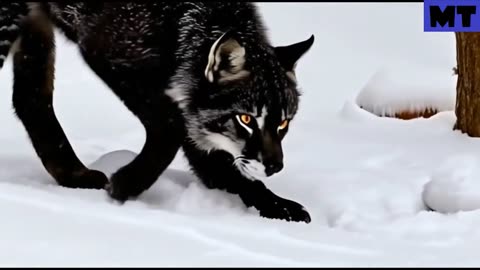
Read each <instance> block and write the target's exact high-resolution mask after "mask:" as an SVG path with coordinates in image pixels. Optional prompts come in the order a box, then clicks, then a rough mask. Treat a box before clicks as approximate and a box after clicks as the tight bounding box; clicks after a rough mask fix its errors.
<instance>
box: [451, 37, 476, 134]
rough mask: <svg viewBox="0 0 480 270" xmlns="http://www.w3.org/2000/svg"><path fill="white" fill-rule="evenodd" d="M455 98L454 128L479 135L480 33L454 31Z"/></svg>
mask: <svg viewBox="0 0 480 270" xmlns="http://www.w3.org/2000/svg"><path fill="white" fill-rule="evenodd" d="M455 37H456V41H457V65H458V66H457V73H458V80H457V100H456V107H455V114H456V116H457V122H456V123H455V127H454V129H455V130H460V131H462V132H463V133H467V134H468V135H469V136H471V137H480V33H455Z"/></svg>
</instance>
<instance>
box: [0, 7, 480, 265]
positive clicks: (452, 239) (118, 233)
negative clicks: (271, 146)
mask: <svg viewBox="0 0 480 270" xmlns="http://www.w3.org/2000/svg"><path fill="white" fill-rule="evenodd" d="M259 5H260V6H261V7H262V12H264V13H263V14H264V16H265V19H266V22H267V26H268V27H269V30H270V34H271V37H272V40H273V41H274V42H275V43H276V44H288V43H291V42H296V41H300V40H304V39H305V38H308V37H309V36H310V34H312V33H313V34H315V37H316V41H315V44H314V45H313V47H312V49H311V51H310V52H309V53H308V54H307V55H306V56H305V57H304V58H302V60H301V61H300V62H299V63H298V67H297V78H298V81H299V83H300V85H301V88H302V89H301V90H302V92H303V97H302V101H301V106H300V111H299V114H298V116H297V117H296V118H295V120H294V121H293V122H292V123H291V128H290V131H289V134H288V136H287V137H286V139H285V141H284V153H285V168H284V170H283V171H282V172H281V173H280V174H278V175H275V176H273V177H271V178H268V179H266V180H265V181H266V184H267V185H268V186H269V187H270V188H271V190H272V191H274V192H275V193H277V194H278V195H280V196H283V197H285V198H288V199H292V200H295V201H297V202H299V203H301V204H302V205H304V206H305V207H306V209H307V210H308V211H309V212H310V214H311V217H312V222H311V223H310V224H304V223H287V222H284V221H280V220H269V219H263V218H260V217H258V213H257V211H256V210H254V209H246V208H245V207H244V206H243V204H242V203H241V201H240V200H239V198H238V197H236V196H233V195H231V194H226V193H224V192H222V191H218V190H208V189H206V188H205V187H204V186H203V185H202V184H201V183H200V182H199V181H198V180H197V179H196V178H195V177H193V176H192V174H191V173H190V171H189V168H188V166H187V163H186V161H185V160H184V157H183V155H182V154H181V153H180V154H179V155H178V156H177V157H176V159H175V160H174V162H173V163H172V164H171V166H170V167H169V168H168V170H167V171H166V172H165V173H164V175H162V176H161V177H160V179H159V180H158V181H157V182H156V183H155V185H154V186H153V187H152V188H151V189H150V190H148V191H147V192H146V193H144V194H143V195H142V196H140V197H139V198H138V200H132V201H128V202H126V203H125V204H124V205H120V204H117V203H114V202H112V201H111V200H110V199H109V198H108V197H107V196H106V194H105V193H104V192H103V191H99V190H76V189H67V188H62V187H59V186H58V185H57V184H56V183H55V182H54V181H53V180H52V179H51V178H50V177H49V176H48V174H47V173H46V172H45V170H44V169H43V167H42V165H41V163H40V161H39V160H38V158H37V157H36V155H35V154H34V152H33V149H32V146H31V144H30V143H29V141H28V138H27V135H26V133H25V131H24V129H23V127H22V125H21V124H20V123H19V122H18V120H17V119H16V118H15V116H14V114H13V110H12V107H11V98H10V97H11V93H12V92H11V89H12V74H11V73H12V72H11V69H12V66H11V57H10V58H9V59H8V60H7V62H6V66H5V68H4V69H3V70H2V71H1V72H0V89H2V91H0V122H1V123H2V132H0V147H1V148H0V149H1V150H0V190H1V191H2V192H1V193H0V213H2V216H1V222H0V239H1V241H0V265H1V266H77V267H78V266H198V267H200V266H246V267H249V266H252V267H253V266H294V267H295V266H297V267H300V266H432V267H433V266H443V267H446V266H464V267H468V266H478V265H479V264H480V258H479V257H478V254H477V247H478V242H479V241H480V230H479V229H478V228H480V210H478V209H479V207H480V205H479V202H478V199H477V198H479V197H480V196H476V194H477V193H479V192H478V191H477V190H480V189H478V184H477V183H478V181H480V180H478V178H479V177H478V176H479V175H480V174H479V172H478V169H477V168H479V166H478V165H479V163H480V140H479V139H477V138H470V137H468V136H466V135H464V134H461V133H460V132H458V131H454V130H453V129H452V127H453V125H454V123H455V114H454V112H453V111H452V110H451V109H452V102H453V99H452V96H451V95H452V93H454V81H453V80H454V79H455V77H452V76H451V69H452V67H453V66H454V65H455V40H454V35H453V34H452V33H423V6H422V4H421V3H408V4H407V3H402V4H400V3H393V4H392V3H389V4H382V3H376V4H373V3H362V4H340V3H322V4H321V3H295V4H293V3H261V4H259ZM286 16H287V17H288V20H285V18H286ZM405 18H408V20H406V19H405ZM387 19H389V20H387ZM57 44H58V47H59V50H58V53H57V70H56V78H57V79H56V83H55V86H56V89H57V90H56V92H55V100H54V103H55V104H54V105H55V111H56V113H57V116H58V118H59V121H60V122H61V123H62V126H63V128H64V130H65V132H66V134H67V136H68V137H69V139H70V141H71V143H72V145H73V147H74V149H75V151H76V152H77V153H78V155H79V157H80V158H81V159H82V161H84V162H85V164H87V165H89V166H90V167H92V168H96V169H99V170H102V171H104V172H105V173H107V174H110V173H112V172H113V171H115V170H116V169H117V168H119V167H121V166H122V165H123V164H126V163H128V162H129V161H130V160H132V159H133V158H134V157H135V155H136V154H137V153H138V152H139V151H140V150H141V147H142V145H143V142H144V139H145V134H144V131H143V128H142V127H141V125H140V123H139V122H138V120H137V119H136V118H135V117H134V116H132V114H131V113H129V112H128V110H127V109H126V108H125V106H124V105H123V104H122V103H121V101H120V100H119V99H117V98H116V97H115V96H114V95H113V94H112V93H111V92H110V90H109V89H108V88H107V87H106V86H105V85H104V84H103V83H102V82H101V81H100V80H99V79H98V78H97V77H96V76H95V75H94V74H93V72H92V71H90V70H88V69H87V68H85V66H84V64H83V62H82V61H81V60H80V58H79V54H78V52H77V51H76V49H75V48H74V47H73V46H72V45H71V44H69V43H67V42H66V41H65V40H64V39H63V38H59V39H58V42H57ZM368 85H370V86H371V87H370V89H375V93H374V94H373V95H372V92H370V94H368V93H367V96H366V97H365V96H364V98H366V101H365V104H371V105H372V106H374V105H375V104H380V105H381V106H382V108H383V109H385V108H387V109H388V107H389V106H390V108H391V109H394V110H396V109H398V108H399V107H401V106H404V105H410V104H409V102H414V101H411V100H410V99H409V98H412V100H415V102H419V103H415V104H416V105H418V104H420V105H422V103H421V102H425V104H426V103H427V102H430V103H429V104H436V105H438V106H442V108H443V109H444V111H442V112H440V113H438V114H436V115H434V116H433V117H431V118H429V119H414V120H410V121H402V120H399V119H394V118H381V117H376V116H374V115H373V114H371V113H369V112H367V111H365V110H362V109H360V108H359V106H358V105H357V97H358V96H359V94H360V93H361V92H362V90H363V89H366V87H365V86H368ZM367 88H368V87H367ZM382 89H383V90H382ZM435 89H437V90H435ZM378 90H382V91H381V92H378ZM400 92H401V93H400ZM383 98H385V99H388V100H385V103H381V102H382V101H383ZM379 102H380V103H379ZM422 106H423V105H422ZM431 209H435V210H437V211H431Z"/></svg>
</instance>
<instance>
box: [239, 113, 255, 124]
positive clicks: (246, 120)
mask: <svg viewBox="0 0 480 270" xmlns="http://www.w3.org/2000/svg"><path fill="white" fill-rule="evenodd" d="M240 120H242V122H243V123H244V124H246V125H248V124H250V121H252V117H250V115H248V114H242V115H241V116H240Z"/></svg>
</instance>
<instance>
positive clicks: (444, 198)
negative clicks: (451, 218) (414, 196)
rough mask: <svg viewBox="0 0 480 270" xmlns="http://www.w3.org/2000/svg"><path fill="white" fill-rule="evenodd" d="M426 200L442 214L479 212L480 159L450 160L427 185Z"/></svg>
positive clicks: (424, 193) (465, 157) (469, 157)
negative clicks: (477, 210)
mask: <svg viewBox="0 0 480 270" xmlns="http://www.w3.org/2000/svg"><path fill="white" fill-rule="evenodd" d="M423 200H424V202H425V204H426V205H428V207H430V208H431V209H433V210H435V211H438V212H441V213H455V212H460V211H472V210H476V209H479V208H480V159H479V158H478V157H475V156H473V155H459V156H455V157H453V158H451V159H449V160H447V162H446V164H445V165H444V166H442V167H441V168H440V169H438V170H436V171H435V172H434V174H433V175H432V179H431V181H430V182H428V183H427V184H426V185H425V189H424V191H423Z"/></svg>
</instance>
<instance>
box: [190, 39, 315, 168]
mask: <svg viewBox="0 0 480 270" xmlns="http://www.w3.org/2000/svg"><path fill="white" fill-rule="evenodd" d="M313 42H314V36H313V35H312V36H311V37H310V38H309V39H307V40H305V41H302V42H298V43H295V44H292V45H289V46H281V47H280V46H279V47H273V46H270V45H268V44H265V43H264V44H260V42H259V44H249V43H248V42H242V39H241V38H237V37H236V36H235V35H234V34H233V33H232V32H227V33H225V34H223V35H222V36H221V37H219V38H218V39H217V40H216V41H215V42H214V43H213V44H212V45H211V47H210V50H209V52H208V62H207V61H206V65H205V66H204V69H203V73H204V74H203V78H202V80H203V82H202V87H201V88H202V89H201V91H195V94H194V96H191V97H190V99H191V100H192V101H193V102H191V103H190V106H189V118H190V119H189V120H188V121H187V129H188V134H189V136H190V138H191V139H192V140H193V141H194V142H195V144H196V145H197V147H199V148H201V149H204V150H206V151H226V152H228V153H230V154H231V155H232V162H233V163H234V164H235V165H236V166H237V168H238V169H239V170H240V171H241V172H242V173H243V174H244V175H246V176H271V175H273V174H275V173H277V172H279V171H281V170H282V168H283V166H284V165H283V150H282V140H283V139H284V138H285V136H286V135H287V133H288V130H289V128H290V123H291V121H292V120H293V118H294V117H295V114H296V112H297V109H298V104H299V96H300V94H299V91H298V89H297V81H296V76H295V67H296V64H297V62H298V60H299V59H300V58H301V57H302V56H303V55H304V54H305V53H306V52H307V51H308V50H309V49H310V47H311V46H312V44H313Z"/></svg>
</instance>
